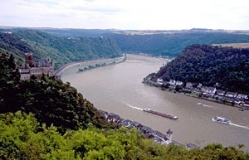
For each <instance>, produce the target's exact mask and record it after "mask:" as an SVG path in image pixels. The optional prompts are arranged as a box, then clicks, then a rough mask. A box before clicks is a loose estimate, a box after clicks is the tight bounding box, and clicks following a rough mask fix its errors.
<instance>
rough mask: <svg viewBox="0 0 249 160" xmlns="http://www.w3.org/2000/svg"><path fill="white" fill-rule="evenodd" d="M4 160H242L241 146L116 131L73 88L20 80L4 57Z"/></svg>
mask: <svg viewBox="0 0 249 160" xmlns="http://www.w3.org/2000/svg"><path fill="white" fill-rule="evenodd" d="M0 67H1V70H0V126H1V127H0V159H3V160H12V159H20V160H21V159H22V160H24V159H29V160H37V159H44V160H50V159H72V160H74V159H77V160H80V159H89V160H92V159H94V160H95V159H113V160H120V159H127V160H133V159H140V160H153V159H154V160H157V159H200V160H202V159H203V160H204V159H214V160H216V159H217V160H218V159H242V160H246V159H248V158H249V154H248V153H247V152H244V151H243V150H242V148H243V145H242V144H240V145H238V147H233V146H231V147H223V146H222V145H221V144H210V145H208V146H206V147H204V148H196V149H192V150H187V149H186V148H184V147H183V146H176V145H174V144H172V145H169V146H165V145H161V144H158V143H155V142H153V141H151V140H149V139H146V138H144V136H143V135H142V134H141V133H139V132H138V131H137V130H135V129H127V128H124V127H121V128H116V126H114V125H113V124H111V123H109V122H107V121H106V120H105V119H104V117H103V116H101V115H100V113H99V112H98V111H97V109H96V108H94V106H93V105H92V104H91V103H90V102H89V101H87V100H86V99H84V98H83V96H82V95H81V94H80V93H78V92H77V90H76V89H75V88H73V87H72V86H70V84H69V83H66V84H64V83H62V82H61V81H56V80H54V79H53V77H51V78H49V77H46V76H44V77H42V79H39V80H38V79H35V78H34V77H33V78H31V79H30V80H27V81H19V78H20V75H19V74H18V72H17V71H16V69H15V63H14V58H13V56H10V57H9V56H6V55H5V54H0Z"/></svg>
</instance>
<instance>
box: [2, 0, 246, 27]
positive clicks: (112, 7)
mask: <svg viewBox="0 0 249 160" xmlns="http://www.w3.org/2000/svg"><path fill="white" fill-rule="evenodd" d="M0 26H15V27H52V28H84V29H122V30H181V29H191V28H208V29H227V30H249V1H248V0H0Z"/></svg>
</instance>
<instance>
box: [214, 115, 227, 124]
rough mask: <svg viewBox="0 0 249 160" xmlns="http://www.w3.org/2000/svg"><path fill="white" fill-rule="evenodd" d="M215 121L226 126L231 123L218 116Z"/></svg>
mask: <svg viewBox="0 0 249 160" xmlns="http://www.w3.org/2000/svg"><path fill="white" fill-rule="evenodd" d="M212 120H213V121H216V122H220V123H224V124H230V123H231V121H230V120H228V119H226V118H224V117H219V116H216V117H213V118H212Z"/></svg>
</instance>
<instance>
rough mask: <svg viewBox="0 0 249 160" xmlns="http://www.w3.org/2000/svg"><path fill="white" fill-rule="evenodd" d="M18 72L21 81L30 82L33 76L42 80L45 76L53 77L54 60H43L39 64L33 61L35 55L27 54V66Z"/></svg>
mask: <svg viewBox="0 0 249 160" xmlns="http://www.w3.org/2000/svg"><path fill="white" fill-rule="evenodd" d="M18 71H19V73H20V75H21V77H20V79H21V80H28V79H30V77H31V76H35V77H37V78H41V77H42V75H43V74H44V75H48V76H53V74H54V64H53V60H50V59H43V60H40V61H39V62H38V63H37V62H34V61H33V53H25V65H24V67H20V68H19V69H18Z"/></svg>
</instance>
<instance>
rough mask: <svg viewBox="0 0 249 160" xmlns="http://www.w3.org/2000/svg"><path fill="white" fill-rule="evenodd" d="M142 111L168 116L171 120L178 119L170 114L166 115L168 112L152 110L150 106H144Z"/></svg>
mask: <svg viewBox="0 0 249 160" xmlns="http://www.w3.org/2000/svg"><path fill="white" fill-rule="evenodd" d="M143 111H144V112H148V113H151V114H155V115H158V116H162V117H164V118H169V119H172V120H177V119H178V117H177V116H172V115H168V114H165V113H160V112H157V111H153V110H151V109H150V108H144V109H143Z"/></svg>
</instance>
